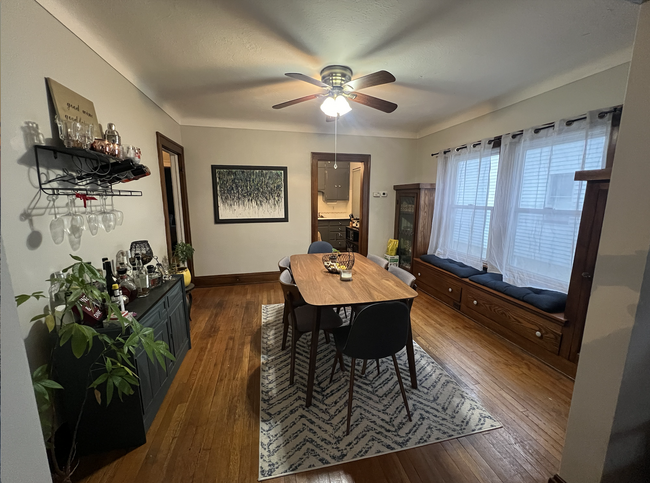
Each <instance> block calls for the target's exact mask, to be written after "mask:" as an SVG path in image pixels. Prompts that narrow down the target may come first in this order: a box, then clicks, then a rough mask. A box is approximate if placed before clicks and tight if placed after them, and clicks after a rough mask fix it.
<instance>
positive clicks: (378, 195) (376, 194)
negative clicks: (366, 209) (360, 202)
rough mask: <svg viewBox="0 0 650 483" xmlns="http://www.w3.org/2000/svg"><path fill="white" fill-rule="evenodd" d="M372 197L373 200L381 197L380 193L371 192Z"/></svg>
mask: <svg viewBox="0 0 650 483" xmlns="http://www.w3.org/2000/svg"><path fill="white" fill-rule="evenodd" d="M372 196H373V197H375V198H379V197H380V196H381V193H380V192H379V191H373V192H372Z"/></svg>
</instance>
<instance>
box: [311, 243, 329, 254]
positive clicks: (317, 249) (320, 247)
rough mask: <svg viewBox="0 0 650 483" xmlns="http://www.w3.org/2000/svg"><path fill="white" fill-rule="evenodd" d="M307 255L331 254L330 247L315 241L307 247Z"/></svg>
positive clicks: (327, 244)
mask: <svg viewBox="0 0 650 483" xmlns="http://www.w3.org/2000/svg"><path fill="white" fill-rule="evenodd" d="M307 253H332V245H331V244H329V243H327V242H326V241H316V242H314V243H312V244H311V245H309V249H308V250H307Z"/></svg>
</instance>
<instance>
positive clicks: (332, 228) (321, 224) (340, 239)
mask: <svg viewBox="0 0 650 483" xmlns="http://www.w3.org/2000/svg"><path fill="white" fill-rule="evenodd" d="M349 225H350V220H348V219H340V220H330V219H328V220H324V219H322V218H321V219H319V220H318V231H319V233H320V236H321V240H323V241H326V242H329V243H330V245H332V247H334V248H336V249H337V250H340V251H345V250H346V243H345V227H346V226H349Z"/></svg>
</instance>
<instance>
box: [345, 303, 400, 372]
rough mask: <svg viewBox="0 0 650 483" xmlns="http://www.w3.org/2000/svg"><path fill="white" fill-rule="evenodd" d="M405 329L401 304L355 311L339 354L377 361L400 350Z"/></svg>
mask: <svg viewBox="0 0 650 483" xmlns="http://www.w3.org/2000/svg"><path fill="white" fill-rule="evenodd" d="M408 329H409V309H408V307H407V306H406V304H404V303H402V302H382V303H377V304H371V305H368V306H366V307H364V308H362V309H361V311H359V313H358V314H357V316H356V317H355V318H354V322H353V323H352V325H351V326H350V333H349V335H348V340H347V343H346V344H345V347H344V348H343V350H342V352H343V353H344V354H346V355H348V356H350V357H354V358H356V359H381V358H382V357H388V356H390V355H392V354H395V353H397V352H399V351H400V350H402V348H403V347H404V346H405V345H406V338H407V336H408Z"/></svg>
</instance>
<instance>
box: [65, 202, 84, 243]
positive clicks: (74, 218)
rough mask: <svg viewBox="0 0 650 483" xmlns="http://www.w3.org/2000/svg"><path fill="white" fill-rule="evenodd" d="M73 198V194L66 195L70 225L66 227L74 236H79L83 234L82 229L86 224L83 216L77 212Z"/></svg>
mask: <svg viewBox="0 0 650 483" xmlns="http://www.w3.org/2000/svg"><path fill="white" fill-rule="evenodd" d="M74 200H75V197H74V196H68V206H69V212H68V215H69V216H70V226H69V227H68V233H69V234H70V235H72V236H73V237H74V238H81V235H83V231H84V229H85V228H86V226H85V222H84V217H83V216H82V215H80V214H79V213H77V212H76V210H75V205H74Z"/></svg>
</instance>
